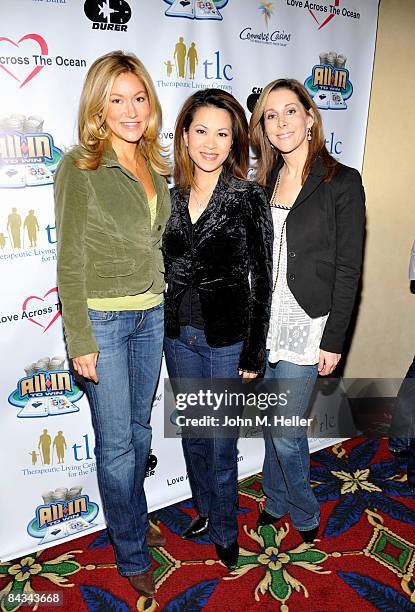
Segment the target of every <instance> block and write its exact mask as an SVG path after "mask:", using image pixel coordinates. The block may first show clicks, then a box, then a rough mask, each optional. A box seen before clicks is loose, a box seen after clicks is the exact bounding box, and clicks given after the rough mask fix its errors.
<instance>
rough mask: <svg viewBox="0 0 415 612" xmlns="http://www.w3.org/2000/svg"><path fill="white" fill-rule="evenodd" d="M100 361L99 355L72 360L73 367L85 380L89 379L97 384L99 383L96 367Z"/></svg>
mask: <svg viewBox="0 0 415 612" xmlns="http://www.w3.org/2000/svg"><path fill="white" fill-rule="evenodd" d="M97 361H98V353H89V354H88V355H81V356H80V357H74V358H73V359H72V363H73V367H74V368H75V370H76V371H77V372H78V374H80V375H81V376H83V377H84V378H89V379H90V380H93V381H94V382H95V383H97V382H98V375H97V371H96V365H97Z"/></svg>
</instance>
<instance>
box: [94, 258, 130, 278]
mask: <svg viewBox="0 0 415 612" xmlns="http://www.w3.org/2000/svg"><path fill="white" fill-rule="evenodd" d="M94 269H95V272H96V274H97V275H98V276H100V277H101V278H113V277H115V276H130V275H131V274H133V273H134V271H135V261H134V259H112V260H111V261H96V262H95V263H94Z"/></svg>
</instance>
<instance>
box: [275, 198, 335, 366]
mask: <svg viewBox="0 0 415 612" xmlns="http://www.w3.org/2000/svg"><path fill="white" fill-rule="evenodd" d="M289 210H290V209H289V208H287V207H285V206H271V212H272V219H273V222H274V247H273V269H274V281H273V282H274V283H275V278H276V275H277V274H278V279H277V284H276V287H275V291H274V293H273V295H272V305H271V320H270V326H269V331H268V338H267V349H269V357H268V359H269V361H270V362H271V363H276V362H277V361H280V360H283V361H289V362H291V363H296V364H298V365H313V364H315V363H318V359H319V350H320V349H319V347H320V342H321V337H322V335H323V331H324V326H325V324H326V321H327V317H328V315H325V316H323V317H317V318H316V319H312V318H310V317H309V316H308V314H307V313H306V312H304V310H303V309H302V308H301V306H300V305H299V304H298V303H297V301H296V299H295V297H294V296H293V294H292V293H291V291H290V289H289V287H288V284H287V239H286V226H285V220H286V218H287V215H288V213H289ZM280 241H282V243H281V247H280ZM278 259H279V260H280V261H279V262H278Z"/></svg>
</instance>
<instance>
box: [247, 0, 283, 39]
mask: <svg viewBox="0 0 415 612" xmlns="http://www.w3.org/2000/svg"><path fill="white" fill-rule="evenodd" d="M274 5H275V2H261V3H260V4H259V6H258V7H257V10H259V14H260V15H261V16H262V18H263V22H262V23H263V24H264V25H265V27H264V25H262V27H261V25H259V24H258V18H256V19H255V17H254V16H253V18H252V19H253V23H252V24H249V25H247V26H246V27H244V28H242V30H241V31H240V32H239V38H240V39H241V40H244V41H249V42H251V43H256V44H261V45H274V46H278V47H286V46H287V45H288V43H289V42H290V41H291V37H292V34H291V32H287V31H286V30H285V29H284V27H283V26H282V24H281V23H279V20H278V21H277V20H276V19H275V18H274V13H275V6H274ZM256 14H257V15H258V13H256Z"/></svg>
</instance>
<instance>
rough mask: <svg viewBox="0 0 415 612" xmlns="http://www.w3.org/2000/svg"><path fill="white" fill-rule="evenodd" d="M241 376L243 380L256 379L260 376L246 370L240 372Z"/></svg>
mask: <svg viewBox="0 0 415 612" xmlns="http://www.w3.org/2000/svg"><path fill="white" fill-rule="evenodd" d="M239 376H242V378H256V377H257V376H258V374H257V372H247V371H246V370H239Z"/></svg>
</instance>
